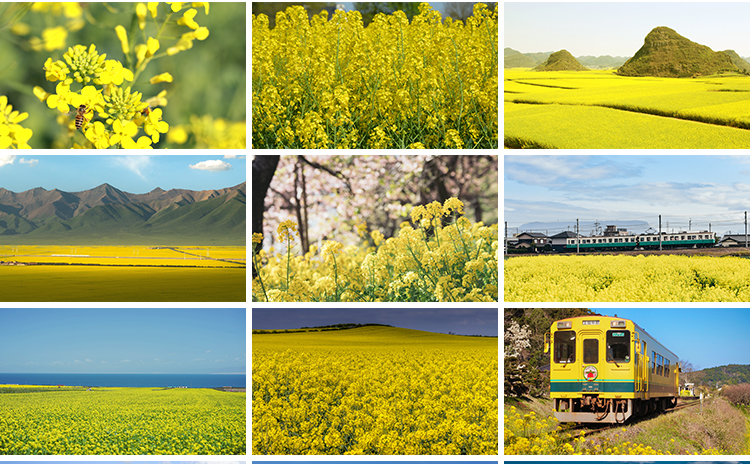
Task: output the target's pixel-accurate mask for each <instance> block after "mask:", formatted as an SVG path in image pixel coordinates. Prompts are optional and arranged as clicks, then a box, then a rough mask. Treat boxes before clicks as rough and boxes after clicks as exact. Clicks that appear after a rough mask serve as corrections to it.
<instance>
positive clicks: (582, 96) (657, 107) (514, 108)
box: [504, 68, 750, 149]
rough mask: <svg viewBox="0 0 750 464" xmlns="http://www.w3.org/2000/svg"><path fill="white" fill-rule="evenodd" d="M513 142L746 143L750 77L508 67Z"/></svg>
mask: <svg viewBox="0 0 750 464" xmlns="http://www.w3.org/2000/svg"><path fill="white" fill-rule="evenodd" d="M504 100H505V104H504V106H505V109H504V114H505V119H504V121H505V123H504V124H505V129H504V136H505V146H506V148H608V149H617V148H666V149H672V148H675V149H676V148H681V149H685V148H746V147H748V146H750V77H748V76H742V75H719V76H709V77H699V78H695V79H677V78H661V77H623V76H618V75H615V74H614V71H581V72H566V71H557V72H534V71H531V70H529V69H526V68H513V69H506V70H505V75H504Z"/></svg>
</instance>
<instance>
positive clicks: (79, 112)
mask: <svg viewBox="0 0 750 464" xmlns="http://www.w3.org/2000/svg"><path fill="white" fill-rule="evenodd" d="M89 109H90V108H89V105H86V104H85V103H84V104H83V105H80V106H79V107H78V109H76V111H75V113H76V129H80V128H81V127H83V123H84V121H88V119H86V113H88V112H89ZM71 113H72V112H71Z"/></svg>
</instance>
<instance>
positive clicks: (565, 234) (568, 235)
mask: <svg viewBox="0 0 750 464" xmlns="http://www.w3.org/2000/svg"><path fill="white" fill-rule="evenodd" d="M575 237H576V233H575V232H571V231H569V230H566V231H565V232H560V233H559V234H555V235H553V236H552V237H550V238H575Z"/></svg>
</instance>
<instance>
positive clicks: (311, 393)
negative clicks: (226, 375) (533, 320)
mask: <svg viewBox="0 0 750 464" xmlns="http://www.w3.org/2000/svg"><path fill="white" fill-rule="evenodd" d="M252 342H253V380H252V385H253V400H252V401H253V403H252V408H253V425H252V426H253V454H474V455H494V454H497V453H498V422H497V420H498V401H497V396H498V385H497V379H498V371H497V362H498V358H497V354H498V340H497V339H496V338H477V337H461V336H456V335H443V334H435V333H430V332H422V331H417V330H409V329H400V328H393V327H379V326H368V327H360V328H356V329H347V330H338V331H330V332H311V333H290V334H267V335H266V334H264V335H258V334H254V335H253V338H252Z"/></svg>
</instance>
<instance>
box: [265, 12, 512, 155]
mask: <svg viewBox="0 0 750 464" xmlns="http://www.w3.org/2000/svg"><path fill="white" fill-rule="evenodd" d="M275 19H276V23H275V26H274V27H271V26H270V21H269V18H268V16H267V15H266V14H259V15H257V16H256V15H253V18H252V21H253V24H252V28H253V34H252V42H253V43H252V76H253V82H252V92H253V96H252V98H253V104H252V107H253V116H252V118H253V120H252V148H255V149H259V148H260V149H264V148H324V149H326V148H368V149H387V148H400V149H403V148H428V149H434V148H453V149H462V148H467V149H470V148H480V149H487V148H497V147H498V121H497V114H498V107H497V101H498V100H497V96H498V58H497V52H498V48H497V47H498V24H497V19H498V10H497V7H495V8H494V9H492V10H490V9H489V8H488V7H487V5H486V4H484V3H475V4H474V9H473V15H472V16H471V17H469V18H468V19H467V20H466V21H465V24H464V22H459V21H453V20H452V19H449V18H442V16H441V13H440V12H439V11H437V10H433V9H432V7H430V6H429V4H427V3H421V4H420V5H419V14H416V15H415V16H414V17H413V18H411V19H409V18H407V15H406V14H405V13H404V12H403V11H400V10H398V11H396V12H394V13H393V14H391V15H386V14H378V15H376V16H375V17H374V18H373V19H372V22H369V23H368V22H365V21H363V14H362V13H361V12H360V11H347V12H344V11H341V10H337V11H336V12H335V13H333V15H331V17H330V18H329V17H328V13H327V12H325V11H324V12H322V13H320V14H316V15H314V16H313V17H312V19H309V18H308V14H307V11H306V10H305V9H304V8H302V7H301V6H290V7H288V8H286V10H285V11H283V12H278V13H277V15H276V18H275Z"/></svg>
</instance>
